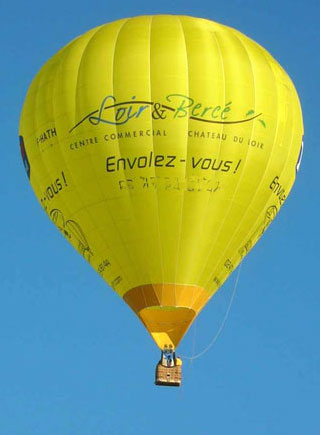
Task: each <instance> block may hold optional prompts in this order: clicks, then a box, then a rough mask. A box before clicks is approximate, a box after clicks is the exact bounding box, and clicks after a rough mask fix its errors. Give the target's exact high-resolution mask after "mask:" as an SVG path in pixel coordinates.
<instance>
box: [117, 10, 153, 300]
mask: <svg viewBox="0 0 320 435" xmlns="http://www.w3.org/2000/svg"><path fill="white" fill-rule="evenodd" d="M132 20H133V19H130V18H128V19H126V20H125V21H124V22H123V23H122V25H121V26H120V27H119V30H118V33H117V36H116V38H115V41H114V45H113V54H112V65H111V73H112V78H111V80H110V84H111V86H112V93H111V94H112V95H114V77H115V74H114V65H115V56H116V51H117V44H118V41H119V36H120V33H121V32H122V31H123V29H124V27H125V26H126V25H127V24H129V22H130V21H132ZM115 110H116V109H115V108H113V111H114V112H115ZM115 129H116V132H117V133H118V125H117V124H115ZM114 142H115V144H117V148H118V152H119V155H120V156H121V149H120V139H119V137H118V135H117V139H116V140H115V141H114ZM119 172H120V171H119ZM121 172H122V174H123V176H124V178H126V176H125V175H126V174H125V171H124V168H122V170H121ZM125 193H126V201H128V202H129V204H130V205H131V216H132V217H133V220H134V223H135V230H137V228H138V225H137V221H136V219H135V216H134V212H133V206H132V198H131V194H130V190H129V189H128V190H127V191H126V192H125ZM112 220H113V221H114V223H115V227H116V228H117V224H116V220H115V219H114V217H113V216H112ZM136 232H137V231H136ZM119 237H120V239H121V240H123V247H124V249H125V251H126V252H127V255H128V260H129V261H130V262H131V266H132V268H133V270H134V271H135V276H134V277H132V278H131V282H130V285H129V286H128V288H127V289H124V291H123V293H122V295H121V297H122V298H123V296H124V295H125V294H126V292H127V291H128V290H130V288H131V287H132V280H134V282H135V283H137V282H138V279H139V275H140V261H141V258H139V260H138V264H137V262H136V259H135V258H132V253H131V252H130V250H129V249H128V247H127V243H126V242H125V240H124V239H123V238H122V235H121V232H119ZM142 293H143V297H144V299H145V300H146V298H145V295H144V292H143V291H142Z"/></svg>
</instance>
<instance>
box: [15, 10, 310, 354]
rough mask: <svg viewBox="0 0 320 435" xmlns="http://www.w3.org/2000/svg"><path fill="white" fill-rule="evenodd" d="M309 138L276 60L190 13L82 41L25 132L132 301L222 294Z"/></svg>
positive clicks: (78, 236)
mask: <svg viewBox="0 0 320 435" xmlns="http://www.w3.org/2000/svg"><path fill="white" fill-rule="evenodd" d="M302 135H303V125H302V115H301V109H300V104H299V99H298V96H297V93H296V91H295V88H294V86H293V84H292V82H291V80H290V78H289V77H288V76H287V74H286V73H285V72H284V70H283V69H282V68H281V66H280V65H279V64H278V63H277V62H276V61H275V60H274V59H273V58H272V57H271V55H270V54H269V53H268V52H267V51H266V50H264V49H263V48H262V47H261V46H259V45H258V44H256V43H255V42H253V41H252V40H250V39H249V38H247V37H246V36H244V35H243V34H241V33H239V32H238V31H236V30H234V29H231V28H229V27H226V26H223V25H220V24H218V23H215V22H211V21H208V20H205V19H197V18H192V17H186V16H164V15H159V16H153V17H152V16H141V17H136V18H131V19H124V20H119V21H116V22H113V23H110V24H106V25H103V26H100V27H98V28H96V29H93V30H91V31H89V32H88V33H86V34H84V35H83V36H80V37H79V38H77V39H75V40H73V41H72V42H71V43H70V44H68V45H67V46H66V47H64V48H63V49H62V50H60V51H59V52H58V53H57V54H56V55H55V56H54V57H53V58H52V59H50V60H49V61H48V62H47V63H46V64H45V65H44V67H43V68H42V69H41V71H40V72H39V73H38V75H37V76H36V77H35V79H34V81H33V83H32V84H31V86H30V89H29V91H28V95H27V97H26V101H25V104H24V107H23V111H22V115H21V122H20V136H21V137H20V145H21V152H22V157H23V161H24V164H25V167H26V170H27V173H28V174H29V177H30V182H31V185H32V187H33V189H34V191H35V194H36V196H37V197H38V199H39V200H40V202H41V204H42V206H43V208H44V209H45V211H46V212H47V214H48V215H49V217H50V218H51V220H52V221H53V222H54V223H55V225H56V226H57V227H58V228H59V230H60V231H61V232H62V234H63V235H64V236H65V237H66V238H67V240H68V241H69V242H70V243H71V244H72V245H73V246H74V247H75V248H76V249H77V250H78V251H79V252H80V254H82V255H83V256H84V257H85V258H86V259H87V261H88V262H89V263H90V264H91V265H92V267H94V268H95V270H96V271H97V272H98V273H100V275H101V276H102V277H103V279H104V280H105V281H106V282H107V283H108V284H109V285H110V286H111V287H112V288H114V290H115V291H116V292H117V293H118V294H119V295H120V296H121V297H123V296H124V295H125V294H126V292H128V291H129V290H130V289H132V288H135V287H138V286H142V285H153V284H154V285H159V284H170V285H172V284H173V285H174V284H179V285H187V286H199V287H201V288H204V289H206V291H207V292H208V295H209V296H212V295H213V294H214V293H215V292H216V291H217V289H218V288H219V287H220V286H221V285H222V283H223V282H224V281H225V280H226V278H227V277H228V276H229V274H230V273H231V272H232V271H233V270H234V268H235V267H236V266H237V265H238V264H239V262H240V261H241V259H242V258H243V257H244V256H245V255H246V254H247V253H248V252H249V250H250V249H251V248H252V246H253V245H254V244H255V243H256V241H257V240H258V239H259V237H260V236H261V235H262V234H263V233H264V231H265V229H266V228H267V227H268V225H269V223H270V222H271V221H272V220H273V219H274V217H275V216H276V214H277V213H278V211H279V209H280V208H281V206H282V204H283V202H284V201H285V199H286V197H287V195H288V194H289V192H290V190H291V187H292V185H293V183H294V180H295V176H296V167H297V162H298V159H299V153H300V149H301V141H302ZM186 288H187V287H186ZM173 291H174V290H173ZM186 291H187V290H186ZM186 299H188V297H186ZM153 312H154V313H157V310H153ZM177 312H179V310H177ZM155 316H156V314H155ZM148 321H150V319H149V318H148ZM151 323H152V322H151ZM160 332H161V331H160ZM160 342H161V340H160ZM158 344H159V342H158ZM159 346H160V347H161V344H159Z"/></svg>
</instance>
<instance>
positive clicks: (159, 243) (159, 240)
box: [149, 16, 164, 306]
mask: <svg viewBox="0 0 320 435" xmlns="http://www.w3.org/2000/svg"><path fill="white" fill-rule="evenodd" d="M152 26H153V16H151V20H150V25H149V29H150V30H149V32H150V34H149V41H150V42H149V65H150V68H149V89H150V101H153V97H152V79H151V77H152V70H151V68H152V61H151V58H152V54H151V53H152V47H151V44H152V37H151V35H152ZM150 121H151V131H153V118H152V114H151V113H150ZM151 144H152V150H153V153H154V155H155V146H154V136H151ZM154 175H155V177H156V167H154ZM155 179H156V178H155ZM154 198H155V205H156V219H157V228H158V245H159V254H160V263H161V283H160V284H161V292H160V296H159V298H160V300H159V305H160V306H162V298H163V294H164V267H163V247H162V240H161V232H160V220H159V196H158V192H157V190H155V191H154ZM152 281H153V280H152ZM151 284H153V283H151ZM154 284H156V283H154ZM154 292H155V293H156V291H155V288H154Z"/></svg>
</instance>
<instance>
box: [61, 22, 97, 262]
mask: <svg viewBox="0 0 320 435" xmlns="http://www.w3.org/2000/svg"><path fill="white" fill-rule="evenodd" d="M102 30H103V26H100V27H97V28H95V29H94V31H92V33H91V32H87V33H86V34H84V35H82V37H83V38H84V37H85V36H86V37H87V38H88V39H87V40H86V41H85V43H84V45H83V47H82V53H81V55H80V58H79V60H78V68H77V69H76V80H75V88H74V109H75V110H74V120H73V121H74V123H75V122H76V118H75V117H76V108H77V101H78V95H79V91H78V84H79V74H80V69H81V64H82V63H83V61H84V55H85V53H86V52H87V49H88V47H89V46H90V43H91V41H92V40H93V39H94V37H95V36H96V35H97V34H98V33H99V32H100V31H102ZM88 33H89V35H88ZM78 41H79V42H80V41H81V37H80V38H79V39H78ZM74 49H75V45H73V46H72V45H71V46H70V50H68V52H66V55H69V56H72V50H74ZM60 67H61V69H63V58H62V59H61V58H60ZM62 73H63V74H65V72H63V71H62ZM55 86H57V80H55ZM56 106H57V103H56V101H54V100H53V112H54V113H57V110H55V107H56ZM54 118H55V119H57V118H56V117H54ZM58 150H59V155H60V157H61V161H62V162H63V163H64V165H65V166H66V168H67V169H68V172H69V176H70V179H71V182H72V183H73V185H74V193H75V195H76V196H77V197H78V199H79V202H80V203H82V204H83V206H82V207H81V208H78V209H77V210H73V211H72V213H71V214H70V217H72V216H75V215H77V214H78V213H79V212H80V211H82V210H85V212H86V215H87V216H88V219H89V220H90V221H91V223H92V224H93V227H95V226H96V225H95V224H96V223H97V220H96V218H95V217H94V216H92V214H91V213H90V211H89V208H90V205H89V206H88V205H84V202H83V199H82V195H81V192H80V190H79V187H76V186H77V184H76V183H74V181H73V175H72V171H71V170H70V166H69V163H70V162H67V159H66V158H65V152H64V151H63V148H62V146H61V144H60V142H59V141H58ZM90 160H91V157H90ZM91 166H92V169H93V165H92V164H91ZM93 170H94V169H93ZM66 208H67V209H68V207H66ZM77 250H78V249H77ZM92 267H93V268H94V269H95V270H96V265H95V266H93V265H92Z"/></svg>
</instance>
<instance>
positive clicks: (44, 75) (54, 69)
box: [32, 53, 69, 238]
mask: <svg viewBox="0 0 320 435" xmlns="http://www.w3.org/2000/svg"><path fill="white" fill-rule="evenodd" d="M63 54H64V53H63ZM59 66H60V62H59V61H56V62H54V63H53V67H51V68H50V70H49V71H47V70H42V71H43V72H42V71H40V72H39V73H38V74H39V75H38V76H37V77H36V78H35V80H37V85H38V86H37V91H36V93H35V96H34V98H35V100H34V101H35V107H34V108H35V110H34V116H33V117H32V119H33V123H34V124H33V134H34V135H36V131H37V130H38V128H37V126H38V124H39V123H38V122H37V120H38V113H39V111H38V110H37V109H36V106H37V101H38V100H40V89H41V86H40V83H41V81H43V82H48V81H49V80H48V75H51V76H52V91H51V109H52V118H53V119H55V117H54V113H55V112H54V106H53V98H54V82H55V79H56V77H57V75H58V72H59ZM48 73H49V74H48ZM57 142H59V141H57ZM39 160H41V163H42V164H41V169H42V171H43V172H44V174H45V177H46V178H47V179H51V173H52V168H51V170H50V169H49V168H48V162H46V158H45V157H44V156H43V153H42V151H41V150H40V148H39ZM43 178H44V177H42V180H43ZM42 183H43V181H42V182H41V181H40V183H39V184H40V185H41V184H42ZM36 196H37V195H36ZM37 199H38V200H39V198H38V197H37ZM62 202H63V203H64V201H63V200H62ZM66 209H69V208H68V207H67V206H66ZM45 211H46V213H47V214H48V216H49V217H50V215H49V213H48V212H47V210H45ZM50 220H51V222H52V223H53V224H54V222H53V221H52V219H50ZM54 225H55V224H54ZM63 237H64V238H65V235H63Z"/></svg>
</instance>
